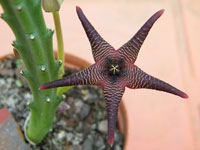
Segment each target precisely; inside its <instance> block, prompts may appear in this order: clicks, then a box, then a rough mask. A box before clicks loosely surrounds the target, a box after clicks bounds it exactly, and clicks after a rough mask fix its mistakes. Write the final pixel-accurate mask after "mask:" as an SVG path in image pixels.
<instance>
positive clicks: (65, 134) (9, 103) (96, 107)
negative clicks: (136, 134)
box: [0, 58, 124, 150]
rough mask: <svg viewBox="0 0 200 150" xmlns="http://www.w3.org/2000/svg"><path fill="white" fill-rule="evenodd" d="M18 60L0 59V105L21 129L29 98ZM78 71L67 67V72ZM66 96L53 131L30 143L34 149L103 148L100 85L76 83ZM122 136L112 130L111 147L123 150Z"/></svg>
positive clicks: (103, 109) (104, 130)
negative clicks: (37, 142) (43, 137)
mask: <svg viewBox="0 0 200 150" xmlns="http://www.w3.org/2000/svg"><path fill="white" fill-rule="evenodd" d="M22 68H23V63H22V61H21V60H16V59H15V58H8V59H7V60H6V61H4V62H0V108H5V107H7V108H8V109H9V110H10V112H11V113H12V114H13V116H14V117H15V120H16V122H17V123H18V124H19V125H20V127H21V130H22V132H23V125H24V121H25V119H26V117H27V116H28V115H29V109H28V107H27V103H29V102H30V101H31V100H32V94H31V92H30V90H29V88H28V84H27V83H26V81H25V80H24V79H23V77H21V76H20V74H19V72H20V70H21V69H22ZM76 71H77V70H72V69H66V75H69V74H72V73H74V72H76ZM64 95H65V96H66V99H65V101H64V102H62V103H61V105H60V106H59V108H58V111H57V114H56V117H55V120H54V124H53V128H52V132H50V133H48V135H47V136H46V138H45V139H44V141H43V142H42V143H41V144H39V145H37V146H31V149H34V150H65V149H67V150H105V149H110V148H109V146H108V144H107V116H106V115H107V113H106V104H105V101H104V98H103V94H102V91H101V88H100V87H96V86H75V87H73V88H71V89H70V90H69V91H68V92H66V93H64ZM123 143H124V137H123V135H122V134H121V133H120V132H119V130H118V129H116V131H115V144H114V146H113V148H112V149H114V150H122V149H123Z"/></svg>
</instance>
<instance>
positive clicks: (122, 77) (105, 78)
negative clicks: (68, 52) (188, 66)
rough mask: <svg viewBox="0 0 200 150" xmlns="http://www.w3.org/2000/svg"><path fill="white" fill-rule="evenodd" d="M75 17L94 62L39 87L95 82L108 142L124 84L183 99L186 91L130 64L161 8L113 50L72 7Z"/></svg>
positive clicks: (134, 59) (111, 142) (80, 13)
mask: <svg viewBox="0 0 200 150" xmlns="http://www.w3.org/2000/svg"><path fill="white" fill-rule="evenodd" d="M76 10H77V13H78V17H79V19H80V21H81V23H82V25H83V28H84V29H85V32H86V34H87V37H88V39H89V41H90V44H91V47H92V53H93V57H94V60H95V64H93V65H91V66H90V67H88V68H86V69H84V70H82V71H80V72H78V73H76V74H73V75H71V76H67V77H65V78H63V79H60V80H56V81H53V82H50V83H46V84H44V85H42V86H41V87H40V89H49V88H55V87H61V86H69V85H98V86H102V90H103V93H104V97H105V100H106V104H107V113H108V143H109V144H110V145H111V146H112V145H113V143H114V130H115V126H116V120H117V112H118V105H119V103H120V100H121V97H122V95H123V93H124V91H125V87H128V88H132V89H138V88H147V89H154V90H159V91H165V92H168V93H172V94H175V95H178V96H180V97H182V98H187V97H188V96H187V94H185V93H184V92H182V91H180V90H178V89H176V88H175V87H173V86H171V85H169V84H167V83H165V82H163V81H161V80H159V79H157V78H154V77H152V76H150V75H148V74H146V73H145V72H143V71H142V70H141V69H140V68H139V67H137V66H136V65H134V63H135V61H136V58H137V56H138V53H139V50H140V47H141V45H142V43H143V42H144V40H145V38H146V36H147V34H148V32H149V30H150V29H151V27H152V26H153V24H154V23H155V21H156V20H157V19H158V18H159V17H160V16H161V15H162V14H163V12H164V10H160V11H158V12H156V13H155V14H154V15H153V16H152V17H151V18H150V19H149V20H148V21H147V22H146V23H145V24H144V25H143V26H142V27H141V29H140V30H139V31H138V32H137V33H136V35H135V36H133V38H131V39H130V40H129V41H128V42H127V43H126V44H124V45H123V46H122V47H120V48H119V49H118V50H115V49H114V48H113V47H112V46H111V45H110V44H108V43H107V42H106V41H105V40H104V39H103V38H102V37H101V36H100V35H99V34H98V33H97V31H96V30H95V29H94V27H93V26H92V25H91V24H90V22H89V21H88V20H87V18H86V17H85V15H84V14H83V12H82V10H81V9H80V8H79V7H77V8H76Z"/></svg>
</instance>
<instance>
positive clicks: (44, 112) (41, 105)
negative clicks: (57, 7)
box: [0, 0, 63, 143]
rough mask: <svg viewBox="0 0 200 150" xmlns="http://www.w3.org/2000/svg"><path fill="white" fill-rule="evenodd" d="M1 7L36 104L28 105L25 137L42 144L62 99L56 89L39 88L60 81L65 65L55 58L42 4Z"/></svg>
mask: <svg viewBox="0 0 200 150" xmlns="http://www.w3.org/2000/svg"><path fill="white" fill-rule="evenodd" d="M0 4H1V6H2V8H3V10H4V13H3V14H1V18H2V19H3V20H5V21H6V22H7V24H8V25H9V26H10V28H11V29H12V31H13V32H14V35H15V37H16V40H15V41H14V42H13V44H12V45H13V47H14V48H15V49H16V50H17V53H19V55H20V57H21V58H22V60H23V62H24V64H25V66H26V69H25V70H22V71H21V72H20V73H21V75H22V76H24V78H26V80H27V81H28V83H29V86H30V89H31V91H32V94H33V101H32V102H31V103H30V104H28V106H29V108H30V111H31V115H30V119H29V121H28V126H27V128H26V129H25V131H26V136H27V137H28V139H29V140H30V141H32V142H33V143H40V142H41V141H42V139H43V138H44V137H45V135H46V134H47V133H48V132H49V131H50V130H51V128H52V123H53V119H54V116H55V113H56V109H57V107H58V105H59V104H60V103H61V101H62V100H63V97H62V96H59V95H58V94H57V93H58V91H57V89H50V90H46V91H41V90H39V87H40V85H41V84H43V83H46V82H49V81H52V80H56V79H58V76H59V73H58V72H59V69H60V67H61V66H62V61H56V60H55V58H54V53H53V48H52V36H53V31H52V30H50V29H47V27H46V25H45V22H44V18H43V14H42V9H41V0H0ZM62 60H63V59H62ZM19 113H20V112H19Z"/></svg>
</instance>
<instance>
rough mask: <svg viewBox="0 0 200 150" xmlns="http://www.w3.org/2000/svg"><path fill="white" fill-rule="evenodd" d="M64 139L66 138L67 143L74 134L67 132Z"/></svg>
mask: <svg viewBox="0 0 200 150" xmlns="http://www.w3.org/2000/svg"><path fill="white" fill-rule="evenodd" d="M66 137H67V142H71V141H72V140H73V138H74V134H73V133H71V132H69V133H67V134H66Z"/></svg>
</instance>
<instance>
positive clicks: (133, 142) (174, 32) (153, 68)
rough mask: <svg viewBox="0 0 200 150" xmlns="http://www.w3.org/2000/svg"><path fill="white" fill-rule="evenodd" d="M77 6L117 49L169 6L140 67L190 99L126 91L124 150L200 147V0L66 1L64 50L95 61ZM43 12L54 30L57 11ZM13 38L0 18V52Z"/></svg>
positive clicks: (190, 149) (8, 48) (192, 149)
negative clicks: (54, 12)
mask: <svg viewBox="0 0 200 150" xmlns="http://www.w3.org/2000/svg"><path fill="white" fill-rule="evenodd" d="M76 5H78V6H80V7H81V8H82V9H83V11H84V13H85V15H86V16H87V17H88V19H89V20H90V22H91V23H92V24H93V26H94V27H95V28H96V30H97V31H98V32H99V33H100V35H101V36H102V37H103V38H104V39H105V40H106V41H107V42H109V43H110V44H111V45H112V46H113V47H115V48H116V49H117V48H119V47H120V46H121V45H123V44H124V43H126V42H127V41H128V40H129V39H130V38H131V37H132V36H133V35H134V34H135V33H136V32H137V30H138V29H139V28H140V27H141V26H142V25H143V24H144V23H145V21H146V20H147V19H148V18H149V17H150V16H151V15H153V14H154V13H155V12H156V11H158V10H160V9H165V12H164V14H163V16H161V17H160V18H159V19H158V21H157V22H156V23H155V24H154V26H153V28H152V29H151V31H150V33H149V35H148V37H147V39H146V41H145V42H144V44H143V46H142V48H141V50H140V53H139V56H138V59H137V61H136V65H137V66H139V67H140V68H142V69H143V70H144V71H145V72H147V73H149V74H151V75H152V76H155V77H157V78H160V79H162V80H164V81H166V82H168V83H170V84H172V85H174V86H175V87H177V88H179V89H181V90H183V91H184V92H186V93H187V94H188V95H189V99H181V98H179V97H177V96H174V95H170V94H168V93H164V92H157V91H153V90H145V89H142V90H130V89H126V92H125V94H124V97H123V103H124V105H125V108H126V111H127V122H128V128H127V136H126V146H125V148H124V149H125V150H199V149H200V96H199V93H200V38H199V35H200V0H65V1H64V2H63V5H62V7H61V10H60V11H61V12H60V14H61V23H62V30H63V36H64V43H65V52H68V53H71V54H74V55H77V56H79V57H81V58H83V59H85V60H87V61H89V62H91V63H93V62H94V61H93V57H92V53H91V48H90V44H89V41H88V39H87V37H86V34H85V33H84V30H83V27H82V25H81V23H80V21H79V20H78V17H77V14H76V11H75V6H76ZM0 12H2V9H1V8H0ZM44 15H45V20H46V24H47V26H48V27H49V28H54V25H53V19H52V15H51V14H48V13H44ZM13 40H14V35H13V33H12V32H11V30H10V29H9V28H8V26H7V25H6V23H5V22H4V21H2V20H0V48H1V49H0V56H2V55H5V54H8V53H12V46H11V43H12V41H13ZM56 47H57V46H56V39H55V35H54V48H55V49H56ZM66 59H67V58H66Z"/></svg>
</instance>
